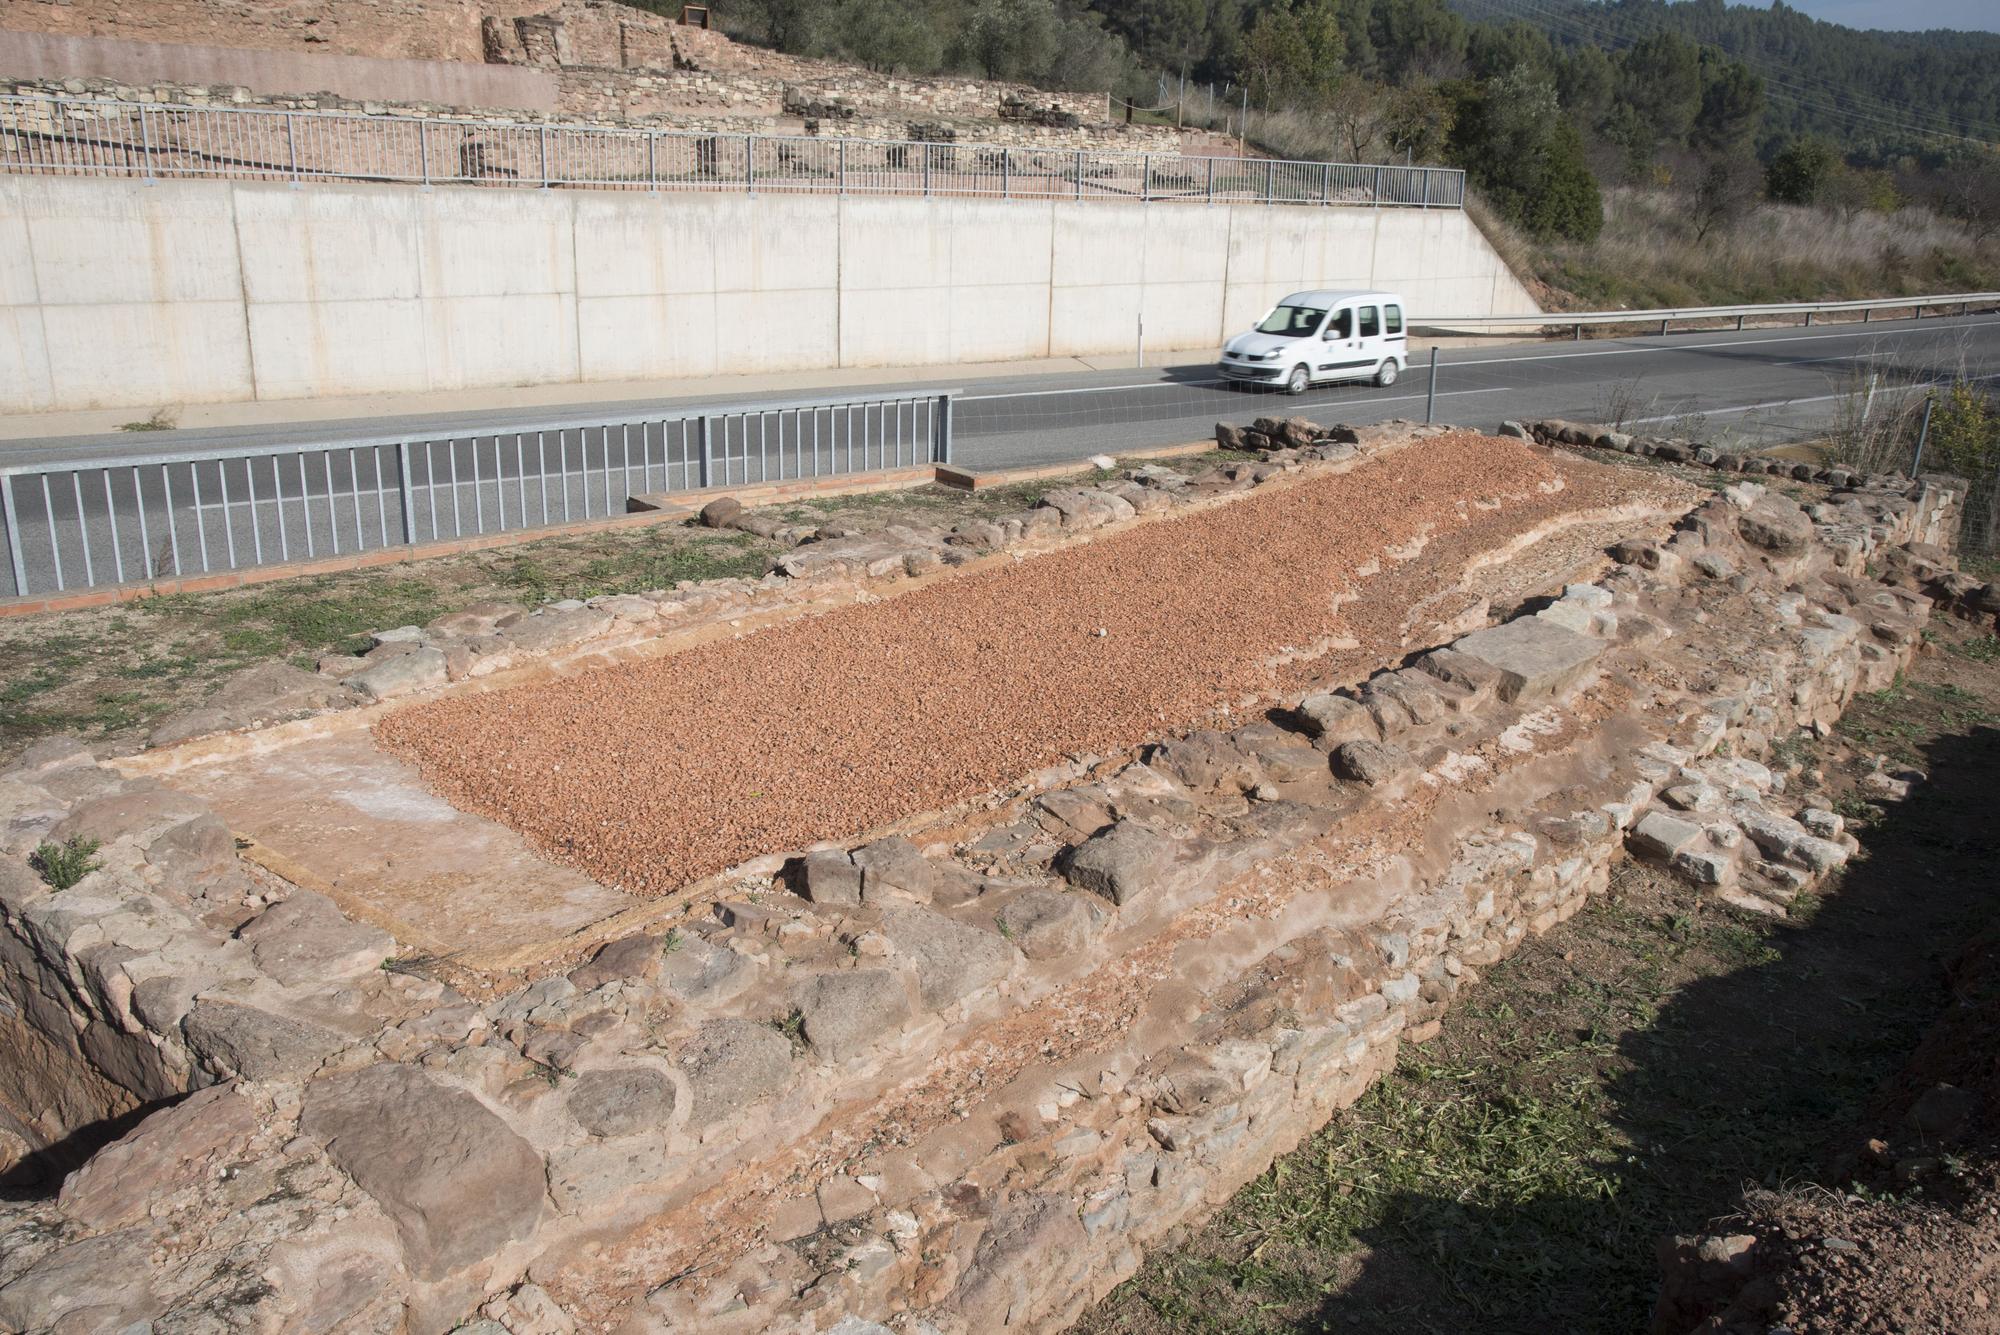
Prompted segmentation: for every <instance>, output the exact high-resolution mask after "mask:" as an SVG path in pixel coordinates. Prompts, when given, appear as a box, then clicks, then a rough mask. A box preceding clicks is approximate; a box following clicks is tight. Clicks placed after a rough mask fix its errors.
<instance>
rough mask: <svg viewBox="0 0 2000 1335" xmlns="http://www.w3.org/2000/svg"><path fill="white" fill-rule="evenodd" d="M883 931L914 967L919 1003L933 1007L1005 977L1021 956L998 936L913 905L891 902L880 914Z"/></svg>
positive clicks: (899, 952)
mask: <svg viewBox="0 0 2000 1335" xmlns="http://www.w3.org/2000/svg"><path fill="white" fill-rule="evenodd" d="M882 932H883V934H884V935H886V936H887V937H888V938H889V939H890V940H891V941H893V942H894V943H895V945H896V952H897V953H898V954H899V955H902V956H903V957H904V958H905V959H908V960H909V961H911V963H913V964H914V965H915V966H916V970H917V982H918V985H919V991H920V993H921V995H922V999H923V1003H924V1005H926V1006H930V1007H933V1008H942V1007H945V1006H949V1005H951V1004H952V1003H953V1002H955V1001H957V1000H959V999H960V998H961V997H965V996H969V995H970V994H972V993H974V992H977V991H979V990H980V989H981V988H985V987H990V986H992V985H993V984H995V983H997V982H999V981H1000V980H1001V979H1003V978H1005V977H1006V976H1007V974H1008V972H1009V971H1010V970H1011V969H1012V968H1013V967H1014V961H1015V960H1016V959H1018V958H1020V954H1019V952H1018V951H1016V950H1015V949H1014V947H1013V946H1012V945H1011V944H1009V943H1008V941H1007V940H1006V938H1004V937H1002V936H1001V935H1000V934H999V933H997V932H985V931H981V930H980V929H978V928H976V927H968V926H966V925H965V924H964V923H962V922H959V921H957V920H956V919H953V918H948V917H946V916H945V915H944V914H942V913H935V912H933V911H931V910H930V909H926V908H920V907H918V906H916V905H914V904H895V905H891V906H890V907H888V908H886V909H884V910H883V912H882Z"/></svg>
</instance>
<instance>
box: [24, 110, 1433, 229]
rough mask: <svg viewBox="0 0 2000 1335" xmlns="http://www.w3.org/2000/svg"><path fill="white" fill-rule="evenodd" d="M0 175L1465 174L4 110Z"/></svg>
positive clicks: (1032, 194) (1243, 187)
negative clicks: (1, 173)
mask: <svg viewBox="0 0 2000 1335" xmlns="http://www.w3.org/2000/svg"><path fill="white" fill-rule="evenodd" d="M0 171H11V172H29V173H50V174H58V175H73V176H133V177H141V178H145V179H168V178H175V177H221V178H227V179H238V180H289V181H296V182H301V183H303V182H308V181H385V182H408V183H413V184H427V185H437V184H456V185H480V186H524V187H532V188H537V189H540V188H548V187H563V188H568V189H591V190H732V191H757V190H772V191H789V192H819V193H829V194H892V195H953V196H978V197H984V196H992V197H997V198H1009V199H1011V198H1028V199H1035V198H1056V199H1062V198H1070V199H1091V200H1111V201H1136V202H1147V201H1165V200H1183V201H1194V202H1201V203H1261V204H1294V205H1299V204H1310V205H1360V206H1383V205H1393V206H1399V207H1400V206H1410V207H1417V208H1457V207H1460V206H1461V205H1462V204H1463V203H1464V199H1465V175H1464V173H1463V172H1459V171H1454V170H1449V169H1446V168H1441V167H1394V166H1386V165H1384V166H1376V165H1372V164H1355V163H1330V162H1281V161H1272V160H1267V159H1262V158H1198V157H1182V156H1179V155H1177V154H1167V153H1124V152H1108V151H1099V150H1096V149H1058V148H1030V147H1023V148H1014V147H1009V146H1005V145H999V144H958V143H920V142H914V141H901V140H881V139H826V138H820V137H817V136H813V135H758V134H740V135H739V134H706V133H698V132H683V131H670V130H647V129H640V128H635V127H620V126H588V125H553V124H550V125H544V124H520V123H515V122H499V121H475V120H458V119H443V118H433V117H415V116H368V115H362V114H358V113H354V112H333V111H283V110H278V109H275V108H270V107H184V106H166V105H158V104H150V103H149V104H139V103H128V102H114V101H109V100H98V99H88V98H78V99H67V98H50V97H27V96H9V97H0Z"/></svg>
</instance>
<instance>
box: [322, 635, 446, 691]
mask: <svg viewBox="0 0 2000 1335" xmlns="http://www.w3.org/2000/svg"><path fill="white" fill-rule="evenodd" d="M448 677H449V674H448V673H447V672H446V670H445V658H444V651H443V650H441V649H433V648H430V647H429V646H423V647H412V648H411V649H410V651H409V652H408V653H401V654H396V655H395V656H393V657H391V658H385V659H383V660H382V661H381V662H379V663H377V664H375V665H374V666H373V667H368V668H363V669H362V670H361V671H359V672H357V673H355V674H354V675H352V676H350V677H349V678H347V684H348V685H349V686H351V687H353V688H354V689H355V690H357V691H359V692H360V693H361V694H362V695H365V696H367V697H368V698H369V699H370V700H391V699H394V698H395V697H396V696H399V695H409V694H412V693H413V692H416V691H427V690H430V689H431V688H433V687H436V686H442V685H444V684H445V682H446V680H448Z"/></svg>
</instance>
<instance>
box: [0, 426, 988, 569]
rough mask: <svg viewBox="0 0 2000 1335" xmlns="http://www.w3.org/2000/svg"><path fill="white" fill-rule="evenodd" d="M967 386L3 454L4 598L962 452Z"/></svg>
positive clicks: (942, 459) (585, 514) (401, 542)
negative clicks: (959, 427)
mask: <svg viewBox="0 0 2000 1335" xmlns="http://www.w3.org/2000/svg"><path fill="white" fill-rule="evenodd" d="M958 392H959V391H957V390H955V389H952V390H935V391H926V392H924V393H920V394H910V395H904V396H889V397H883V396H874V397H868V398H844V399H832V400H827V399H818V400H796V401H783V402H765V403H749V404H731V405H729V406H728V407H726V408H712V409H687V410H681V411H666V412H658V413H647V414H641V415H639V416H633V417H618V418H610V419H604V418H591V419H576V418H570V419H561V420H550V421H541V422H529V423H525V424H516V425H511V426H506V427H501V428H498V429H496V430H490V431H481V432H478V433H476V434H463V433H459V434H452V435H439V436H422V435H417V436H411V435H388V436H374V437H359V438H354V439H343V440H333V441H322V442H316V443H307V444H297V445H285V446H277V447H274V446H265V445H253V446H243V447H241V448H230V449H217V450H205V451H202V452H200V453H171V452H162V453H155V454H145V455H115V456H108V457H105V458H93V459H90V460H88V461H77V460H72V461H67V462H64V463H61V464H54V465H29V464H23V465H14V466H11V467H4V468H0V518H3V519H4V522H5V526H6V534H7V570H8V573H9V579H10V585H9V587H7V588H5V589H0V595H7V594H10V595H12V596H14V597H23V596H27V595H30V594H43V593H60V592H66V591H72V590H78V589H87V588H95V587H98V586H101V585H109V584H125V583H145V582H148V581H152V580H160V579H181V578H187V577H191V576H196V575H206V574H212V573H215V572H219V571H230V570H241V569H247V568H250V567H254V566H261V565H277V564H283V563H286V562H290V561H297V560H312V559H314V558H318V557H327V556H340V555H343V554H348V555H351V554H356V553H361V552H369V551H375V550H378V549H381V548H386V547H413V546H420V545H423V544H425V543H432V542H441V541H450V540H452V539H454V538H463V537H467V536H479V535H483V534H487V533H497V532H506V531H510V530H516V529H555V528H560V527H561V526H562V525H564V524H567V523H572V522H577V521H580V520H587V519H603V518H607V517H609V516H611V515H614V514H623V513H626V512H627V510H628V508H629V502H630V500H631V498H632V497H635V496H641V495H646V494H649V493H656V492H675V491H698V490H701V489H703V488H713V487H727V486H742V485H746V484H753V483H763V482H781V481H788V480H802V479H807V478H814V477H830V476H838V475H841V474H847V473H862V472H873V471H877V470H882V469H891V468H910V467H918V466H921V465H925V464H934V463H949V462H950V460H951V437H952V427H951V423H952V399H953V397H954V396H955V395H956V394H957V393H958Z"/></svg>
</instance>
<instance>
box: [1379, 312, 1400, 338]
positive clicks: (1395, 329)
mask: <svg viewBox="0 0 2000 1335" xmlns="http://www.w3.org/2000/svg"><path fill="white" fill-rule="evenodd" d="M1382 314H1383V315H1385V316H1387V317H1388V325H1389V329H1388V332H1389V334H1390V335H1391V336H1392V337H1393V336H1394V335H1396V334H1400V333H1402V332H1403V308H1402V307H1401V306H1384V307H1383V308H1382Z"/></svg>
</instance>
